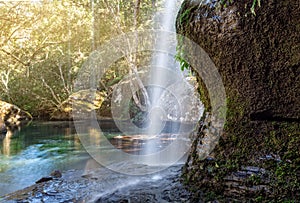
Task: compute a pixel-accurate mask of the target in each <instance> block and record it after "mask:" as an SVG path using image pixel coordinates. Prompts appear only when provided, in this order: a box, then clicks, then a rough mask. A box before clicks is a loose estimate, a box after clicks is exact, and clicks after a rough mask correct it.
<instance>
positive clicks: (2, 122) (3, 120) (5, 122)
mask: <svg viewBox="0 0 300 203" xmlns="http://www.w3.org/2000/svg"><path fill="white" fill-rule="evenodd" d="M31 120H32V116H31V115H30V114H29V113H28V112H26V111H24V110H21V109H20V108H19V107H17V106H16V105H13V104H10V103H7V102H4V101H0V129H1V132H5V131H11V132H13V131H14V130H17V129H20V128H21V126H23V125H26V124H27V123H28V122H30V121H31Z"/></svg>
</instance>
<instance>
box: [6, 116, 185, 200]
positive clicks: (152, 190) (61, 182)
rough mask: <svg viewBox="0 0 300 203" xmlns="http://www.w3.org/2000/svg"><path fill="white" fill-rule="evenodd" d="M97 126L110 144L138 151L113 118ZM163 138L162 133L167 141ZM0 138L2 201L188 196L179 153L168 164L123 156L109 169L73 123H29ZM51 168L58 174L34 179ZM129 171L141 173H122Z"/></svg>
mask: <svg viewBox="0 0 300 203" xmlns="http://www.w3.org/2000/svg"><path fill="white" fill-rule="evenodd" d="M101 129H102V131H103V133H104V135H105V136H106V137H107V138H108V140H110V142H111V143H112V144H113V145H114V146H115V147H116V148H119V149H121V150H123V149H124V152H127V153H139V151H143V143H145V142H146V140H144V139H143V137H139V139H134V141H132V139H128V136H124V137H122V134H120V132H119V131H118V130H116V129H117V128H116V126H115V125H114V122H113V121H110V120H109V121H104V122H101ZM168 138H170V136H168V135H164V136H162V139H163V140H164V141H166V140H170V142H171V141H172V139H168ZM0 141H1V142H0V150H1V154H0V197H1V196H2V201H3V202H18V201H21V202H23V201H25V202H182V201H185V202H186V201H188V199H189V196H190V195H189V193H188V192H187V191H186V189H185V188H184V187H183V186H182V185H181V183H180V181H179V178H180V174H181V168H182V166H183V163H184V159H185V158H183V159H182V160H181V161H179V162H178V163H176V164H174V165H173V166H170V167H165V166H159V165H156V166H149V165H144V164H135V163H130V162H129V161H126V160H125V161H124V162H121V163H113V164H114V166H113V167H112V168H115V169H117V171H119V172H115V171H112V170H110V169H108V168H107V167H103V166H101V165H100V164H99V163H97V162H96V161H95V160H94V159H92V158H91V156H90V155H89V154H88V153H87V152H86V151H85V149H84V147H83V146H82V144H81V142H80V139H79V137H78V135H77V134H76V130H75V127H74V125H73V123H69V122H34V123H32V124H31V125H30V126H28V127H25V128H23V129H22V130H21V131H19V132H17V133H15V134H14V135H13V136H12V137H4V136H2V138H1V140H0ZM137 143H139V144H137ZM168 144H169V143H168V142H165V145H166V146H167V145H168ZM160 147H162V146H160ZM109 168H110V167H109ZM54 170H59V171H61V172H62V177H61V178H54V179H53V180H51V181H45V182H42V183H38V184H35V182H36V181H38V180H39V179H41V178H42V177H49V175H50V173H51V172H52V171H54ZM134 170H136V171H139V173H140V174H143V172H144V174H145V175H127V174H130V172H132V171H134ZM120 171H121V173H120ZM149 171H158V172H155V173H148V172H149ZM26 187H27V188H26ZM24 188H25V189H24ZM20 189H23V190H21V191H17V190H20ZM15 191H17V192H15ZM14 192H15V193H14ZM8 193H11V194H9V195H6V194H8ZM2 201H1V198H0V202H2Z"/></svg>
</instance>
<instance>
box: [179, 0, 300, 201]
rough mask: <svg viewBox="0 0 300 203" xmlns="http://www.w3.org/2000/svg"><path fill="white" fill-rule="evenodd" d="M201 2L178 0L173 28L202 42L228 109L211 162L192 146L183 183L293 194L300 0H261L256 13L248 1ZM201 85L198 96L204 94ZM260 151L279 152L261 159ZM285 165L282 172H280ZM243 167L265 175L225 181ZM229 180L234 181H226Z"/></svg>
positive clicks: (213, 190) (224, 191) (299, 102)
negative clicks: (175, 25) (202, 158)
mask: <svg viewBox="0 0 300 203" xmlns="http://www.w3.org/2000/svg"><path fill="white" fill-rule="evenodd" d="M199 2H200V1H194V0H185V1H184V2H183V4H182V8H181V10H180V12H179V14H178V18H177V31H178V33H179V34H182V35H184V36H186V37H188V38H189V39H191V40H193V41H195V42H196V43H197V44H198V45H199V46H201V47H202V48H203V49H204V50H205V51H206V52H207V53H208V55H209V56H210V57H211V59H212V60H213V62H214V63H215V65H216V67H217V69H218V71H219V73H220V75H221V76H222V79H223V83H224V86H225V91H226V97H227V107H228V110H227V121H226V125H225V132H224V134H223V136H222V137H221V139H220V142H219V145H218V147H217V148H216V149H215V151H214V153H213V154H212V156H213V157H214V158H213V161H210V162H209V163H208V162H207V160H204V161H199V160H198V158H197V150H196V148H194V150H192V151H191V155H190V159H189V162H190V163H191V164H190V165H188V166H187V167H186V170H185V174H184V176H185V178H186V180H187V182H189V184H190V185H193V186H195V187H196V188H203V189H204V188H206V189H207V190H208V191H210V194H215V196H218V195H225V196H228V197H234V198H237V199H238V198H241V197H244V198H246V197H250V196H251V195H252V196H254V197H253V198H254V199H255V198H262V199H263V198H274V197H278V198H282V199H299V196H300V194H299V193H300V192H299V189H295V187H298V188H299V187H300V186H299V180H300V179H299V176H300V174H299V168H298V169H297V167H295V165H297V164H299V163H300V159H299V154H300V152H299V145H300V138H299V135H300V127H299V122H300V96H299V95H300V54H299V53H300V35H299V33H300V5H299V2H298V1H294V0H287V1H277V0H270V1H260V2H261V6H260V7H259V6H257V7H256V9H255V13H256V14H253V13H251V11H250V8H251V6H252V3H253V1H252V0H247V1H233V2H232V1H222V2H223V4H221V3H219V2H218V1H205V2H206V3H205V4H200V3H199ZM220 2H221V1H220ZM229 2H232V3H229ZM225 4H226V6H225ZM183 43H184V42H183ZM184 52H185V55H186V57H187V58H188V59H189V60H193V63H201V61H197V60H198V59H197V58H195V57H193V55H195V53H193V50H192V49H189V47H185V50H184ZM199 80H201V78H200V79H199ZM201 84H202V83H200V85H201ZM202 86H203V85H202ZM202 88H204V89H205V87H204V86H203V87H202ZM206 92H207V91H203V92H202V99H203V98H204V100H207V101H209V97H208V95H207V94H206ZM204 103H206V102H205V101H204ZM199 140H201V139H196V140H195V142H199ZM297 146H298V147H297ZM266 153H268V154H271V155H272V156H273V157H280V158H279V159H264V158H262V157H265V156H266ZM267 156H269V155H267ZM278 160H280V161H278ZM283 165H284V168H285V169H284V170H285V172H284V173H283V174H281V175H279V174H278V171H279V170H282V167H283ZM216 166H217V167H216ZM249 166H251V167H259V168H264V169H263V170H265V171H266V174H268V181H265V182H264V180H265V178H261V177H259V176H256V175H252V176H251V178H252V179H251V178H250V179H251V181H250V180H249V177H245V179H243V180H242V179H239V181H235V180H228V177H232V176H230V175H231V174H232V173H234V172H238V171H239V170H241V168H242V167H249ZM200 168H202V171H199V170H200ZM253 177H255V178H257V180H256V182H255V181H254V179H255V178H254V179H253ZM283 177H285V178H287V179H288V180H290V179H294V180H298V183H297V184H293V183H291V182H289V181H287V183H286V184H285V187H281V186H280V184H282V182H281V181H283V180H282V179H283ZM226 178H227V179H226ZM258 180H259V181H258ZM230 181H231V182H235V184H228V182H230ZM258 182H259V183H258ZM250 183H251V184H250ZM261 184H263V185H264V186H263V187H256V189H255V190H253V189H250V187H248V189H247V188H246V189H245V185H246V186H255V185H256V186H258V185H261ZM228 188H234V192H232V191H233V190H232V191H230V190H228ZM204 190H205V189H204ZM237 191H238V192H237ZM235 194H238V195H235ZM261 194H264V195H263V196H260V195H261ZM211 196H214V195H211Z"/></svg>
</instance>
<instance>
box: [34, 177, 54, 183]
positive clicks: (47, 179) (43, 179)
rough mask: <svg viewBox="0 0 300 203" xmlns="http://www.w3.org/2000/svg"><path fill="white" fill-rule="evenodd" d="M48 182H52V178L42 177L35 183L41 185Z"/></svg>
mask: <svg viewBox="0 0 300 203" xmlns="http://www.w3.org/2000/svg"><path fill="white" fill-rule="evenodd" d="M49 180H53V177H52V176H47V177H42V178H41V179H39V180H38V181H36V182H35V183H43V182H47V181H49Z"/></svg>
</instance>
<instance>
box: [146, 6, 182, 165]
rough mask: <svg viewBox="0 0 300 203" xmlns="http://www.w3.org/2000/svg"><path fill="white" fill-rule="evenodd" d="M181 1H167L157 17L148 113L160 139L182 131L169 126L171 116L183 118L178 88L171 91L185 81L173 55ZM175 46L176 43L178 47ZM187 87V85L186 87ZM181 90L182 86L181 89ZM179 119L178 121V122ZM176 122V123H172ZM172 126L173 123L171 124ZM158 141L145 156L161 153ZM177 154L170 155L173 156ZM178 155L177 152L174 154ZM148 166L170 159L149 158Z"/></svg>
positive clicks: (151, 133) (154, 133) (153, 132)
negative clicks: (178, 83)
mask: <svg viewBox="0 0 300 203" xmlns="http://www.w3.org/2000/svg"><path fill="white" fill-rule="evenodd" d="M179 6H180V1H176V0H165V1H164V6H163V11H162V12H160V13H158V14H157V15H156V16H155V23H156V29H159V30H161V32H158V33H159V35H158V36H157V39H156V43H155V50H156V52H155V53H154V54H153V56H152V61H151V69H150V79H149V81H150V82H149V84H150V87H149V88H148V90H149V97H150V108H149V111H148V122H149V123H148V132H147V134H148V135H149V136H152V137H153V136H156V137H159V136H160V134H161V133H162V131H163V130H164V129H165V128H168V129H169V132H168V133H176V132H175V131H174V129H178V128H179V126H178V125H179V124H178V123H177V124H174V123H173V124H171V128H169V126H166V125H167V121H168V120H170V119H169V118H170V117H173V118H177V120H178V119H179V118H178V117H179V115H180V114H181V113H180V102H179V101H178V98H176V96H174V95H176V91H177V89H174V88H172V89H170V86H171V85H174V84H175V83H176V82H178V81H181V82H182V81H184V80H185V79H184V76H183V73H182V72H181V71H180V68H179V64H178V62H176V61H175V58H174V56H173V55H170V53H174V51H175V50H170V49H176V39H175V40H174V39H170V38H172V37H173V36H174V35H172V34H170V33H175V21H176V15H177V13H178V10H179ZM174 43H175V44H174ZM183 86H184V85H183ZM177 87H178V86H177ZM175 120H176V119H175ZM171 121H172V120H171ZM168 125H170V124H168ZM157 145H160V143H157V141H156V142H155V141H151V140H150V141H148V142H147V144H146V147H145V152H146V153H145V154H152V153H155V152H157V151H156V150H157ZM172 154H173V152H172V151H171V154H169V156H172ZM174 155H175V156H176V153H174ZM146 159H147V161H146V163H147V164H151V165H156V164H164V163H166V160H157V157H156V158H154V159H153V157H152V158H149V157H146ZM172 160H173V159H172Z"/></svg>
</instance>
